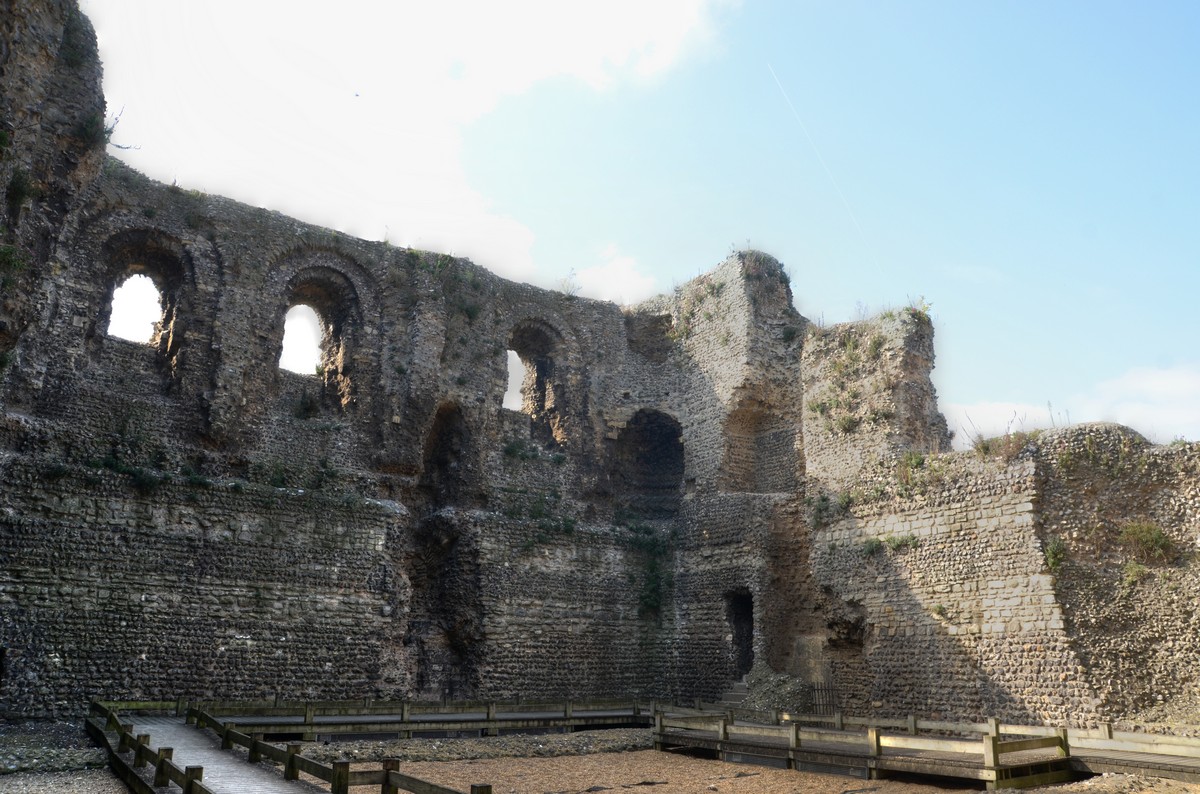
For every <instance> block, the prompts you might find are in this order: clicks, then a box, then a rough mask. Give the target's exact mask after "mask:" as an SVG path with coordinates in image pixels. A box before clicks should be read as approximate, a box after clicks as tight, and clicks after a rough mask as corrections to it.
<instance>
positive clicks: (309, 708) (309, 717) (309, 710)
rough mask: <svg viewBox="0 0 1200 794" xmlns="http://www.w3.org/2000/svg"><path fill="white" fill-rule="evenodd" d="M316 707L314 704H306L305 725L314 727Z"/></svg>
mask: <svg viewBox="0 0 1200 794" xmlns="http://www.w3.org/2000/svg"><path fill="white" fill-rule="evenodd" d="M316 711H317V710H316V707H315V706H313V704H312V703H305V704H304V724H305V725H312V724H313V718H314V717H315V716H316Z"/></svg>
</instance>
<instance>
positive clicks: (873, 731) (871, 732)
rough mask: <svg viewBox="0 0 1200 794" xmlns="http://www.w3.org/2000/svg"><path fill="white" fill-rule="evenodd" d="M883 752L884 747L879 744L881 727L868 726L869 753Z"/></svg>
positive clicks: (875, 754)
mask: <svg viewBox="0 0 1200 794" xmlns="http://www.w3.org/2000/svg"><path fill="white" fill-rule="evenodd" d="M882 752H883V747H882V746H881V745H880V744H879V729H878V728H867V753H869V754H870V755H873V756H877V755H879V754H880V753H882Z"/></svg>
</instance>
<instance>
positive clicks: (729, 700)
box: [717, 676, 750, 708]
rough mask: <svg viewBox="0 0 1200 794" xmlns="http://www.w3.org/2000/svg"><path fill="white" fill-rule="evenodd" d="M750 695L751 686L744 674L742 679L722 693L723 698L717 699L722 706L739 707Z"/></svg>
mask: <svg viewBox="0 0 1200 794" xmlns="http://www.w3.org/2000/svg"><path fill="white" fill-rule="evenodd" d="M749 696H750V687H749V685H747V684H746V677H745V676H742V680H741V681H735V682H734V683H733V685H732V686H730V688H729V689H727V690H725V692H724V693H723V694H722V695H721V699H720V700H719V701H717V702H718V703H720V704H721V705H722V706H725V707H727V708H729V707H739V706H741V705H742V701H743V700H745V699H746V698H748V697H749Z"/></svg>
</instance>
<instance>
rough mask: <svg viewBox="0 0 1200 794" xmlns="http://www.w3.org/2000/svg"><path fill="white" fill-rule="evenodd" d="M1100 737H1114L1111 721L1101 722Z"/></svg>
mask: <svg viewBox="0 0 1200 794" xmlns="http://www.w3.org/2000/svg"><path fill="white" fill-rule="evenodd" d="M1100 737H1101V738H1103V739H1111V738H1112V723H1111V722H1102V723H1100Z"/></svg>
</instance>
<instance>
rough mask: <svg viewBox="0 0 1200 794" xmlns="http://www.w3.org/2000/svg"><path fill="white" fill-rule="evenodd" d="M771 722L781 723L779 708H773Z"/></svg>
mask: <svg viewBox="0 0 1200 794" xmlns="http://www.w3.org/2000/svg"><path fill="white" fill-rule="evenodd" d="M771 722H773V723H775V724H776V725H778V724H779V722H780V721H779V709H771Z"/></svg>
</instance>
